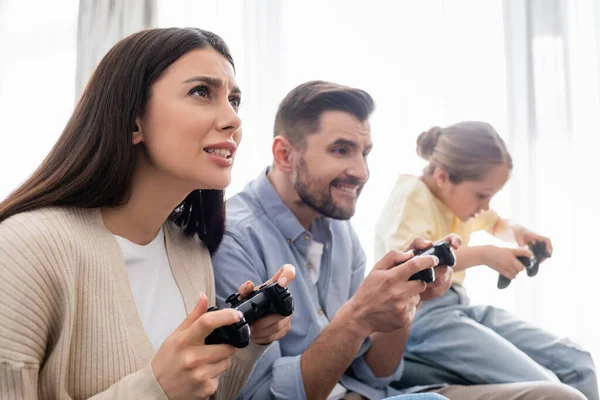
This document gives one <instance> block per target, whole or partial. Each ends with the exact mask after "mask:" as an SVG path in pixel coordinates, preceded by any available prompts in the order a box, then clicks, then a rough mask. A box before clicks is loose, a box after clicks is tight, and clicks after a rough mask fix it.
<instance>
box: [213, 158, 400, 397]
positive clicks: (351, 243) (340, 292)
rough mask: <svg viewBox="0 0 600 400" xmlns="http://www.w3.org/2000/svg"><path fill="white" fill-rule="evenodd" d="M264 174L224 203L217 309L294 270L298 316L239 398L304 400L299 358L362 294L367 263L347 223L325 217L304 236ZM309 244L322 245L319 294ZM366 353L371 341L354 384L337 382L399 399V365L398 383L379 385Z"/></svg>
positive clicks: (382, 380) (216, 261) (348, 379)
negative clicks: (287, 268)
mask: <svg viewBox="0 0 600 400" xmlns="http://www.w3.org/2000/svg"><path fill="white" fill-rule="evenodd" d="M267 172H268V169H267V170H265V171H263V173H261V175H260V176H259V177H258V178H257V179H255V180H254V181H252V182H250V183H249V184H248V185H247V186H246V187H245V188H244V190H243V191H242V192H240V193H239V194H237V195H236V196H234V197H233V198H231V199H229V200H228V201H227V229H226V232H225V236H224V238H223V242H222V243H221V246H220V248H219V250H218V251H217V253H216V254H215V255H214V256H213V260H212V262H213V267H214V272H215V283H216V290H217V302H218V303H219V304H220V305H223V303H224V300H225V299H226V298H227V297H228V296H229V295H230V294H232V293H235V292H236V291H237V290H238V288H239V286H240V285H241V284H242V283H243V282H245V281H247V280H250V281H252V282H254V283H256V284H258V283H262V282H264V281H266V280H267V279H269V278H271V277H272V276H273V275H274V274H275V273H276V272H277V271H278V270H279V268H281V266H283V265H284V264H288V263H289V264H292V265H294V266H295V267H296V279H295V280H294V281H293V282H291V284H290V285H289V290H290V292H291V293H292V295H293V297H294V308H295V309H294V314H293V316H292V323H291V329H290V331H289V332H288V333H287V335H286V336H285V337H283V338H282V339H280V340H279V341H276V342H274V343H273V344H271V345H270V346H269V348H268V349H267V350H266V351H265V353H264V354H263V356H262V357H261V358H260V359H259V360H258V362H257V364H256V366H255V369H254V371H253V372H252V375H251V376H250V379H249V382H248V384H247V385H246V387H245V389H244V391H243V393H242V395H241V398H242V399H261V400H262V399H270V398H275V399H294V400H297V399H304V398H306V394H305V392H304V384H303V381H302V372H301V369H300V357H301V355H302V353H303V352H304V351H306V350H307V349H308V348H309V347H310V345H311V344H312V343H313V342H314V341H315V339H316V338H317V336H319V334H320V332H321V329H322V326H323V324H322V322H323V317H326V318H328V320H330V319H331V318H332V317H333V316H334V315H335V313H336V312H337V311H338V310H339V309H340V307H341V306H342V305H343V304H344V303H345V302H346V301H347V300H348V299H350V297H352V296H353V295H354V293H355V292H356V290H357V289H358V287H359V286H360V284H361V282H362V280H363V278H364V273H365V263H366V257H365V253H364V251H363V249H362V247H361V245H360V243H359V240H358V237H357V236H356V233H355V232H354V230H353V229H352V226H351V224H350V222H349V221H339V220H333V219H328V218H325V217H322V216H320V217H318V218H317V219H316V220H315V221H314V222H313V223H312V224H311V230H310V231H307V230H306V229H304V227H303V226H302V225H301V224H300V222H299V221H298V219H297V218H296V217H295V216H294V214H293V213H292V212H291V211H290V209H289V208H288V207H287V206H286V205H285V204H284V203H283V201H282V200H281V198H280V197H279V195H278V194H277V192H276V191H275V189H274V188H273V186H272V185H271V182H270V181H269V180H268V178H267ZM312 240H318V241H319V242H321V243H322V244H323V255H322V257H321V265H320V271H319V279H318V281H317V285H316V290H314V283H313V282H312V281H311V279H310V276H309V273H308V269H307V268H308V267H307V263H308V259H307V252H308V249H309V247H310V244H311V241H312ZM315 297H317V298H315ZM325 323H327V320H326V321H325ZM369 347H370V341H369V339H368V338H367V340H365V342H364V343H363V345H362V346H361V348H360V351H359V352H358V354H357V355H356V357H355V359H354V361H353V362H352V364H351V367H352V374H353V376H350V375H344V376H343V377H342V379H341V381H340V382H341V383H342V385H344V386H345V387H346V388H347V389H349V390H351V391H354V392H357V393H360V394H362V395H363V396H365V397H368V398H370V399H380V398H384V397H386V396H389V395H391V394H397V393H398V392H397V391H395V390H393V389H392V388H390V387H389V386H388V385H389V384H390V382H392V381H393V380H396V379H399V377H400V375H401V372H402V371H401V370H402V365H401V364H402V363H400V365H398V368H397V370H396V371H395V373H394V374H393V375H391V376H389V377H376V376H375V375H374V373H373V371H372V370H371V368H370V367H369V365H368V364H367V363H366V361H365V359H364V357H363V355H364V354H365V352H366V351H367V350H368V349H369Z"/></svg>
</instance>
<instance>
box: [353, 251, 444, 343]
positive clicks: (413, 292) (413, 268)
mask: <svg viewBox="0 0 600 400" xmlns="http://www.w3.org/2000/svg"><path fill="white" fill-rule="evenodd" d="M438 262H439V260H438V259H437V257H435V256H423V257H416V258H413V253H412V251H409V252H406V253H402V252H400V251H398V250H391V251H390V252H388V253H387V254H386V255H385V256H384V257H383V258H382V259H381V260H380V261H379V262H378V263H377V264H375V267H373V270H372V271H371V273H369V275H367V277H366V278H365V280H364V281H363V283H362V284H361V285H360V287H359V288H358V290H357V291H356V293H355V294H354V296H353V297H352V298H351V299H350V300H349V301H348V303H347V304H351V306H352V309H353V315H354V322H355V323H356V327H357V328H359V329H360V330H361V332H362V334H363V335H364V337H367V336H369V335H370V334H371V333H373V332H392V331H395V330H398V329H401V328H404V327H406V326H408V325H410V324H411V323H412V321H413V319H414V317H415V312H416V306H417V304H419V302H420V301H421V298H420V297H419V294H420V293H422V292H423V291H424V290H425V288H426V285H425V282H423V281H420V280H416V281H409V280H408V279H409V278H410V277H411V276H412V275H414V274H416V273H417V272H419V271H422V270H424V269H426V268H431V267H434V266H435V265H437V264H438ZM399 264H401V265H399Z"/></svg>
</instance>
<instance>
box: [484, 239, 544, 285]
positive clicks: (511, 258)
mask: <svg viewBox="0 0 600 400" xmlns="http://www.w3.org/2000/svg"><path fill="white" fill-rule="evenodd" d="M532 256H533V254H532V253H531V251H529V250H528V249H526V248H518V249H510V248H507V247H498V246H485V250H484V259H485V264H486V265H487V266H488V267H490V268H492V269H494V270H496V271H498V273H499V274H500V275H502V276H504V277H505V278H508V279H510V280H513V279H515V278H516V277H517V274H519V272H521V271H523V269H524V268H525V266H524V265H523V264H522V263H521V261H519V260H518V259H517V257H527V258H531V257H532Z"/></svg>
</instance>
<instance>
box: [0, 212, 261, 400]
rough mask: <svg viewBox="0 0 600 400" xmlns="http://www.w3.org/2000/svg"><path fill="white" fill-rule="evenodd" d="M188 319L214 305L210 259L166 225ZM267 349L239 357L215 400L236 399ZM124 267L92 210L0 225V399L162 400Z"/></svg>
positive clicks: (35, 215) (34, 215)
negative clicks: (201, 300)
mask: <svg viewBox="0 0 600 400" xmlns="http://www.w3.org/2000/svg"><path fill="white" fill-rule="evenodd" d="M165 237H166V245H167V253H168V257H169V262H170V264H171V269H172V270H173V275H174V277H175V280H176V282H177V284H178V286H179V288H180V290H181V294H182V296H183V300H184V303H185V308H186V311H187V312H188V313H189V312H190V311H191V310H192V309H193V308H194V306H195V304H196V302H197V300H198V296H199V295H200V293H201V292H204V293H206V295H207V296H208V299H209V304H214V301H215V289H214V277H213V272H212V264H211V261H210V256H209V253H208V251H207V249H206V247H205V246H203V245H202V244H201V242H200V240H199V239H198V238H197V237H188V236H185V235H184V234H183V232H182V230H181V229H179V228H177V227H176V226H175V225H174V224H172V223H170V222H168V223H166V224H165ZM263 351H264V347H262V346H256V345H250V346H248V347H247V348H245V349H243V350H241V351H239V352H238V353H237V355H236V356H235V357H234V358H233V360H232V365H231V368H230V369H229V370H228V371H227V372H226V373H225V374H223V376H222V377H221V380H220V383H219V390H218V391H217V393H216V394H215V398H216V399H234V398H235V397H236V396H237V395H238V394H239V392H240V391H241V389H242V388H243V386H244V384H245V382H246V380H247V378H248V376H249V374H250V372H251V371H252V367H253V366H254V363H255V361H256V360H257V359H258V357H260V355H261V354H262V352H263ZM153 355H154V350H153V348H152V345H151V343H150V340H149V339H148V337H147V336H146V332H145V331H144V328H143V326H142V322H141V320H140V317H139V315H138V312H137V307H136V305H135V302H134V299H133V295H132V293H131V290H130V287H129V280H128V276H127V271H126V270H125V261H124V259H123V255H122V253H121V249H120V248H119V245H118V244H117V242H116V240H115V238H114V236H113V235H112V234H111V232H110V231H108V230H107V229H106V228H105V226H104V223H103V221H102V217H101V214H100V211H99V210H97V209H91V210H90V209H78V208H62V207H59V208H45V209H41V210H36V211H31V212H26V213H21V214H18V215H15V216H13V217H11V218H8V219H7V220H5V221H4V222H2V223H0V399H3V400H10V399H61V400H62V399H88V398H93V399H161V400H164V399H167V396H166V395H165V393H164V392H163V390H162V388H161V387H160V385H159V384H158V382H157V381H156V378H155V377H154V374H153V372H152V368H151V366H150V361H151V359H152V357H153Z"/></svg>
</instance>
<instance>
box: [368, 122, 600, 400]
mask: <svg viewBox="0 0 600 400" xmlns="http://www.w3.org/2000/svg"><path fill="white" fill-rule="evenodd" d="M417 153H418V154H419V156H421V157H422V158H424V159H425V160H427V161H429V165H428V166H427V167H426V168H425V170H424V172H423V175H422V176H420V177H417V176H408V175H401V176H400V177H399V178H398V180H397V182H396V185H395V187H394V189H393V191H392V193H391V196H390V198H389V199H388V201H387V204H386V206H385V208H384V210H383V213H382V215H381V217H380V219H379V220H378V223H377V226H376V241H375V253H376V254H375V257H376V258H377V257H380V256H382V255H383V254H385V252H387V251H389V250H391V249H404V248H405V247H406V246H407V244H408V243H410V242H411V241H412V240H413V238H414V237H415V236H417V235H420V236H424V237H425V238H427V239H429V240H432V241H436V240H439V239H440V238H442V237H444V236H445V235H448V234H449V233H457V234H459V235H460V236H461V237H462V238H463V243H462V246H461V248H459V249H458V250H457V252H456V256H457V264H456V266H455V267H454V270H455V274H454V279H453V285H452V287H451V288H450V290H449V291H448V292H447V293H446V294H445V295H443V296H440V297H438V298H436V299H433V300H430V301H424V302H423V303H422V304H421V306H420V309H419V311H418V312H417V316H416V318H415V322H414V325H413V329H412V331H411V335H410V338H409V342H408V344H407V346H406V350H407V351H408V352H410V353H413V354H415V355H417V356H420V357H422V358H424V359H426V360H428V361H430V362H432V363H435V364H437V365H439V366H441V367H443V368H446V369H448V370H451V371H453V372H456V373H458V374H459V375H461V376H462V377H463V378H465V379H466V380H468V381H471V382H472V383H475V384H480V383H505V382H522V381H540V380H549V381H559V380H560V381H562V382H564V383H566V384H569V385H571V386H573V387H575V388H577V389H579V390H580V391H581V392H582V393H583V394H585V395H586V396H587V397H588V399H595V400H597V399H598V384H597V378H596V374H595V367H594V363H593V361H592V358H591V356H590V354H589V353H587V352H585V351H583V350H582V349H580V348H579V347H577V346H576V345H574V344H573V343H570V342H568V341H566V340H561V339H559V338H557V337H555V336H554V335H551V334H549V333H547V332H544V331H543V330H540V329H538V328H535V327H533V326H531V325H529V324H527V323H525V322H523V321H520V320H518V319H517V318H516V317H514V316H512V315H511V314H509V313H507V312H506V311H504V310H501V309H498V308H495V307H491V306H470V305H469V298H468V296H467V294H466V291H465V289H464V288H463V286H462V283H463V280H464V277H465V270H466V269H467V268H470V267H474V266H477V265H487V266H488V267H490V268H492V269H494V270H496V271H498V272H499V273H500V274H501V275H503V276H505V277H507V278H509V279H514V278H515V276H516V275H517V274H518V273H519V272H521V271H522V270H523V268H524V267H523V264H522V263H521V262H520V261H519V260H518V259H517V257H519V256H524V257H528V258H529V257H530V256H531V252H530V251H529V250H528V249H526V248H524V247H521V248H517V249H511V248H504V247H497V246H471V247H470V246H468V243H469V236H470V235H471V233H472V232H474V231H477V230H486V231H488V232H489V233H491V234H493V235H495V236H497V237H500V238H503V239H510V238H514V240H515V241H516V242H517V243H518V244H519V245H520V246H524V245H527V244H530V243H532V242H538V241H542V242H544V243H545V245H546V248H547V250H549V251H550V252H551V251H552V244H551V242H550V240H549V239H548V238H546V237H543V236H540V235H538V234H536V233H534V232H532V231H530V230H528V229H526V228H523V227H521V226H518V225H510V224H509V223H508V221H507V220H504V219H502V218H500V217H499V216H498V215H497V214H496V213H495V212H493V211H491V210H489V203H490V200H491V199H492V198H493V197H494V195H496V193H498V191H500V189H502V187H503V186H504V184H505V183H506V181H507V180H508V178H509V175H510V171H511V169H512V160H511V157H510V155H509V153H508V150H507V149H506V146H505V144H504V141H503V140H502V139H501V137H500V136H499V135H498V133H497V132H496V131H495V130H494V128H493V127H492V126H490V125H489V124H486V123H483V122H461V123H458V124H455V125H452V126H449V127H447V128H443V129H442V128H439V127H435V128H432V129H430V130H429V131H427V132H424V133H422V134H421V135H420V136H419V138H418V139H417Z"/></svg>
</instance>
